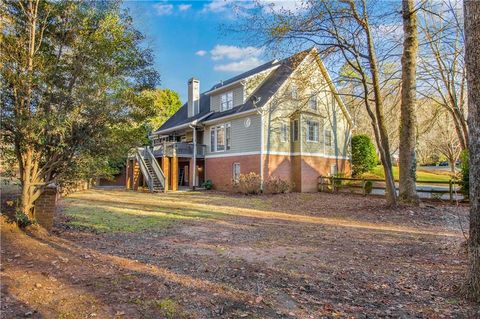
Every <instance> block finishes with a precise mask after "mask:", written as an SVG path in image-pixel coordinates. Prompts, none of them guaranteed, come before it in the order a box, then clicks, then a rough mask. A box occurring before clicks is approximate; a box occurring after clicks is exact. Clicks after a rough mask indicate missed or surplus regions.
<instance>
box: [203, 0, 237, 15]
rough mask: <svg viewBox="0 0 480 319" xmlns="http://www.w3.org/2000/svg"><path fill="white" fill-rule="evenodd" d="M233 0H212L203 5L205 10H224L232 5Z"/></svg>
mask: <svg viewBox="0 0 480 319" xmlns="http://www.w3.org/2000/svg"><path fill="white" fill-rule="evenodd" d="M233 2H234V1H233V0H212V1H211V2H209V3H207V4H205V5H204V6H203V11H204V12H222V11H225V10H227V7H228V6H229V5H231V4H232V3H233Z"/></svg>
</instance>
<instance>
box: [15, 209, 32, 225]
mask: <svg viewBox="0 0 480 319" xmlns="http://www.w3.org/2000/svg"><path fill="white" fill-rule="evenodd" d="M15 222H16V223H17V225H18V227H20V228H25V227H27V226H30V225H32V224H33V222H32V221H31V220H30V218H28V216H27V215H26V214H25V213H24V212H22V211H21V210H17V211H16V212H15Z"/></svg>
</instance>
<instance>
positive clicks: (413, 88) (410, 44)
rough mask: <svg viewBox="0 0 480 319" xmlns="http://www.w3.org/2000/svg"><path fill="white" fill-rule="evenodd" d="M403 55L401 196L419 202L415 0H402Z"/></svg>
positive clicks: (400, 156)
mask: <svg viewBox="0 0 480 319" xmlns="http://www.w3.org/2000/svg"><path fill="white" fill-rule="evenodd" d="M402 17H403V32H404V41H403V55H402V103H401V108H400V111H401V112H400V153H399V166H400V172H399V175H400V183H399V189H400V199H401V200H402V201H404V202H417V201H418V196H417V191H416V184H415V180H416V170H417V168H416V160H415V145H416V141H415V140H416V138H415V137H416V132H415V128H416V116H415V108H416V95H417V84H416V68H417V50H418V39H417V13H416V10H415V5H414V1H413V0H403V1H402Z"/></svg>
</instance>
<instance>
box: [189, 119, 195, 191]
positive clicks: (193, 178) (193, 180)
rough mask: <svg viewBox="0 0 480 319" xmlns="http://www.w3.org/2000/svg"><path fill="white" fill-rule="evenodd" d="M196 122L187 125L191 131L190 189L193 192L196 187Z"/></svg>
mask: <svg viewBox="0 0 480 319" xmlns="http://www.w3.org/2000/svg"><path fill="white" fill-rule="evenodd" d="M196 122H197V121H193V122H192V124H190V125H189V127H190V128H191V129H193V165H192V166H193V167H192V189H193V190H195V185H196V182H197V181H196V177H197V129H196V126H195V124H196Z"/></svg>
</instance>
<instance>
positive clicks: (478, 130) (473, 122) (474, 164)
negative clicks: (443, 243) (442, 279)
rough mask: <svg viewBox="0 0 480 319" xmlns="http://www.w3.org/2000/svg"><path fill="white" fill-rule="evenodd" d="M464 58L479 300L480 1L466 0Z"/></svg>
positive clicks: (472, 254)
mask: <svg viewBox="0 0 480 319" xmlns="http://www.w3.org/2000/svg"><path fill="white" fill-rule="evenodd" d="M463 5H464V15H465V59H466V61H465V62H466V68H467V83H468V129H469V157H470V231H469V239H468V254H469V259H470V267H469V271H468V277H467V281H466V290H467V296H468V297H469V298H471V299H473V300H476V301H480V78H479V77H478V74H479V73H480V47H479V46H478V44H479V43H480V2H478V1H475V0H465V1H464V2H463Z"/></svg>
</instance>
